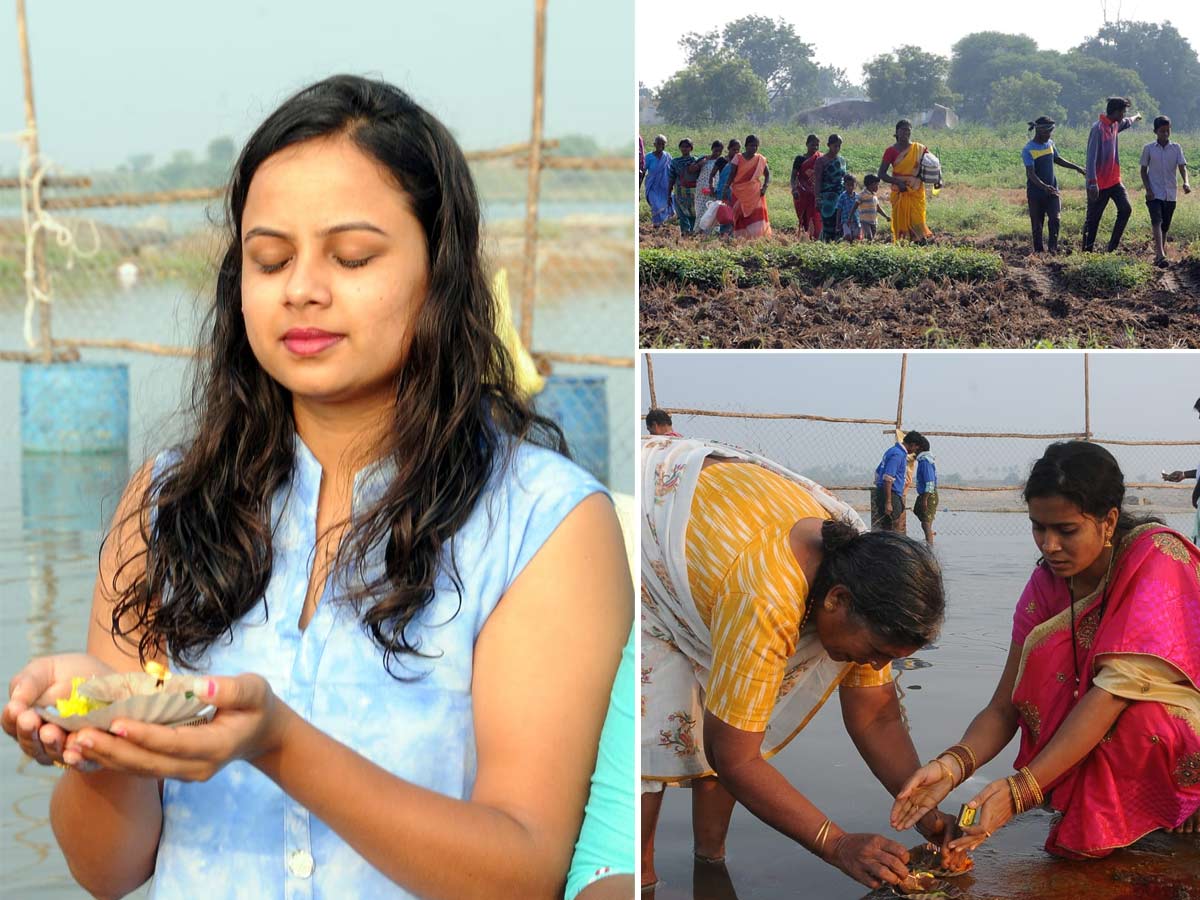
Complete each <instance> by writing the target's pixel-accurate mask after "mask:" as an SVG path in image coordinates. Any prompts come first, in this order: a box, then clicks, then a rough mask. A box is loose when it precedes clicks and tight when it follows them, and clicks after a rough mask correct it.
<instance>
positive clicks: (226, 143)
mask: <svg viewBox="0 0 1200 900" xmlns="http://www.w3.org/2000/svg"><path fill="white" fill-rule="evenodd" d="M236 153H237V145H235V144H234V143H233V138H231V137H228V136H222V137H218V138H213V139H212V140H211V141H209V142H208V161H209V162H210V163H212V164H213V165H216V166H221V167H222V168H228V167H229V166H231V165H232V164H233V157H234V155H235V154H236Z"/></svg>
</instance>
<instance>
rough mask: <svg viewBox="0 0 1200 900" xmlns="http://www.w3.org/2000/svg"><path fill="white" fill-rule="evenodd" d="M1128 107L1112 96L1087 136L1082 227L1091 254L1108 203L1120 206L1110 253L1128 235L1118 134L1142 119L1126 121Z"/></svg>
mask: <svg viewBox="0 0 1200 900" xmlns="http://www.w3.org/2000/svg"><path fill="white" fill-rule="evenodd" d="M1129 106H1130V100H1129V98H1128V97H1109V98H1108V105H1107V108H1106V109H1105V112H1104V115H1102V116H1101V117H1100V120H1099V121H1098V122H1096V124H1095V125H1093V126H1092V131H1091V133H1090V134H1089V135H1088V146H1087V162H1086V174H1087V196H1088V206H1087V221H1086V222H1085V224H1084V226H1083V249H1084V251H1090V250H1091V249H1092V246H1093V245H1094V244H1095V243H1096V232H1097V231H1098V230H1099V229H1100V219H1101V217H1102V216H1103V215H1104V210H1105V208H1106V207H1107V206H1108V201H1109V200H1112V201H1113V203H1115V204H1116V207H1117V221H1116V222H1114V223H1113V230H1112V237H1111V238H1109V241H1108V252H1109V253H1112V251H1114V250H1116V249H1117V247H1118V246H1119V245H1120V243H1121V235H1122V234H1124V233H1125V223H1127V222H1128V221H1129V214H1130V213H1131V212H1132V211H1133V208H1132V207H1131V206H1130V205H1129V197H1128V196H1127V195H1126V193H1125V185H1123V184H1121V160H1120V157H1119V156H1118V154H1117V135H1118V134H1120V133H1121V132H1122V131H1124V130H1125V129H1126V128H1130V127H1132V126H1133V123H1134V122H1138V121H1140V120H1141V118H1142V117H1141V115H1136V116H1134V117H1133V118H1131V119H1129V118H1126V117H1125V111H1126V110H1127V109H1129Z"/></svg>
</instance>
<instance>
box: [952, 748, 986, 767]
mask: <svg viewBox="0 0 1200 900" xmlns="http://www.w3.org/2000/svg"><path fill="white" fill-rule="evenodd" d="M950 749H952V750H961V751H963V753H965V754H967V756H968V757H969V758H970V761H971V772H972V773H974V772H975V770H976V769H978V768H979V760H978V759H977V758H976V757H975V751H974V750H972V749H971V748H970V747H968V746H967V745H966V744H963V743H958V744H955V745H954V746H953V747H951V748H950Z"/></svg>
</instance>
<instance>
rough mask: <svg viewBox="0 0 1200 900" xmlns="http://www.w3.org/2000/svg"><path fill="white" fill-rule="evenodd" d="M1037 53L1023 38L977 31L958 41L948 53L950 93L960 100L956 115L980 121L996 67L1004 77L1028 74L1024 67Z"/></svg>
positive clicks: (1034, 46)
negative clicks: (957, 96)
mask: <svg viewBox="0 0 1200 900" xmlns="http://www.w3.org/2000/svg"><path fill="white" fill-rule="evenodd" d="M1036 53H1037V43H1036V42H1035V41H1034V40H1033V39H1032V38H1030V37H1026V36H1025V35H1023V34H1001V33H1000V32H998V31H977V32H975V33H974V34H968V35H967V36H966V37H964V38H961V39H960V40H959V41H958V42H957V43H956V44H955V45H954V47H953V48H952V49H951V54H950V73H949V78H948V84H949V87H950V90H952V91H954V92H955V93H956V94H959V95H961V97H962V100H961V102H960V103H959V104H958V107H957V111H958V113H959V114H960V115H963V116H967V117H969V118H973V119H981V118H983V115H984V112H985V111H986V110H987V108H988V104H989V103H990V102H991V98H992V89H993V86H994V85H995V83H996V80H997V72H996V68H997V67H998V66H997V64H999V68H1001V69H1002V70H1003V75H1019V74H1020V73H1021V72H1023V71H1028V70H1029V68H1030V67H1029V66H1028V65H1027V63H1028V62H1030V61H1031V60H1032V59H1033V57H1034V55H1035V54H1036ZM1003 75H1001V76H1000V77H1003Z"/></svg>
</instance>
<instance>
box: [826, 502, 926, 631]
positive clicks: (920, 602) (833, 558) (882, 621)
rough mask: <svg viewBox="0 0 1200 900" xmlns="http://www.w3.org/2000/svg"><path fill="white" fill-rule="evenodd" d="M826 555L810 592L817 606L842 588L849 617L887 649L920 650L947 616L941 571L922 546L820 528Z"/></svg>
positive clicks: (878, 534)
mask: <svg viewBox="0 0 1200 900" xmlns="http://www.w3.org/2000/svg"><path fill="white" fill-rule="evenodd" d="M821 544H822V546H823V548H824V556H823V558H822V560H821V565H820V566H819V567H818V568H817V574H816V576H815V577H814V578H813V583H812V588H811V590H810V591H809V594H810V601H809V602H810V603H820V602H821V601H822V600H823V599H824V598H825V595H826V594H827V593H829V590H830V589H831V588H833V587H834V586H836V585H842V586H843V587H845V588H846V590H848V591H849V592H850V612H851V614H852V615H854V616H855V617H857V618H858V619H859V621H861V622H862V623H863V624H864V625H865V626H866V627H867V628H869V629H870V630H871V631H872V632H873V633H874V634H875V635H877V636H878V637H879V638H881V639H882V640H883V641H884V642H885V643H886V644H887V645H888V646H890V647H914V646H915V647H924V646H925V645H926V644H928V643H929V642H930V641H932V640H933V639H934V638H936V637H937V635H938V631H940V630H941V626H942V618H943V617H944V616H945V613H946V592H945V589H944V587H943V586H942V570H941V567H940V566H939V565H938V563H937V560H936V559H934V557H933V554H932V553H930V552H929V550H927V549H926V548H925V547H924V545H922V544H921V543H919V542H918V541H914V540H912V539H911V538H908V537H905V536H904V535H901V534H895V533H892V532H888V531H871V532H866V533H860V532H858V531H856V530H855V529H854V528H852V527H851V526H849V525H847V524H846V523H844V522H839V521H836V520H834V519H829V520H827V521H826V522H823V523H822V525H821Z"/></svg>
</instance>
